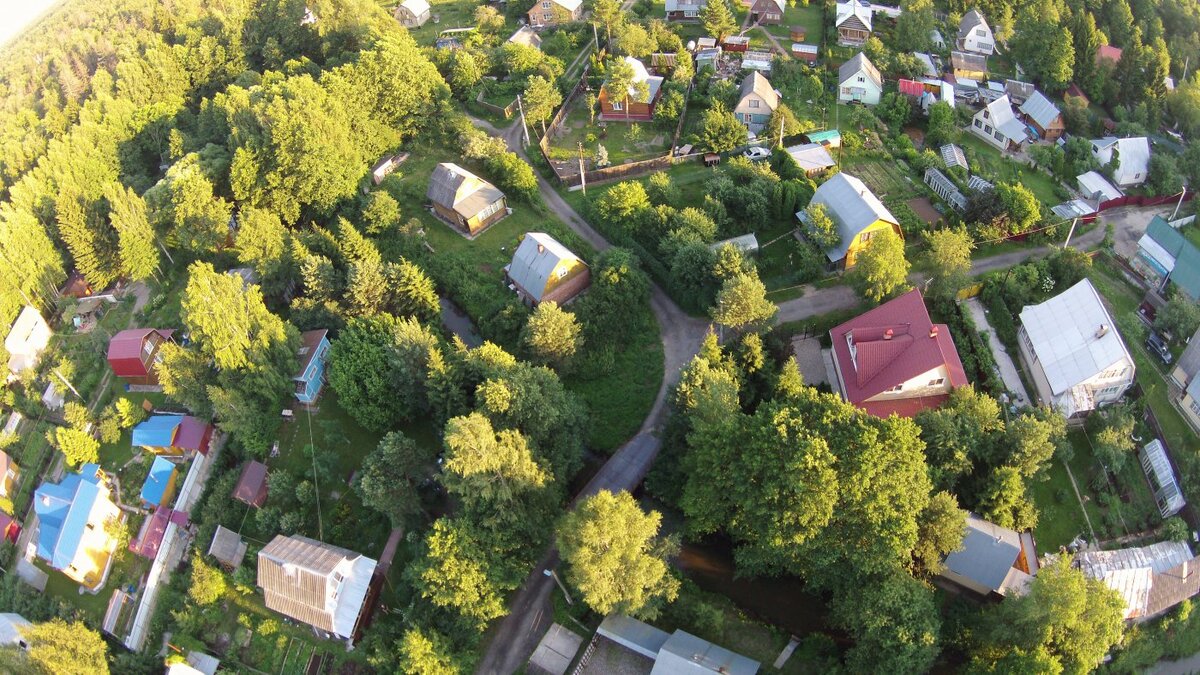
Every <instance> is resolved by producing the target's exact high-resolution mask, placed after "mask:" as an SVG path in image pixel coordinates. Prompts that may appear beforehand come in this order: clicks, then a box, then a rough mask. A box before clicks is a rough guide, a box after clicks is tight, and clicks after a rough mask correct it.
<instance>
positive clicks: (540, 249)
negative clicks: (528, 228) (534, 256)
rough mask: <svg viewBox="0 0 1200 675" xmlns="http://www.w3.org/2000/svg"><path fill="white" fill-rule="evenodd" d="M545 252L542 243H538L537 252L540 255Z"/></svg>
mask: <svg viewBox="0 0 1200 675" xmlns="http://www.w3.org/2000/svg"><path fill="white" fill-rule="evenodd" d="M545 252H546V247H545V246H544V245H542V244H538V254H539V255H540V254H542V253H545Z"/></svg>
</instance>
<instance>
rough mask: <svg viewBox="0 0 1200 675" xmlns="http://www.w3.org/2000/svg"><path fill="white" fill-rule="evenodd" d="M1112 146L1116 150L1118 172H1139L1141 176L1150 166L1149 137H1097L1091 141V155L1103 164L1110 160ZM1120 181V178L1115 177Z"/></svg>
mask: <svg viewBox="0 0 1200 675" xmlns="http://www.w3.org/2000/svg"><path fill="white" fill-rule="evenodd" d="M1113 148H1116V150H1117V172H1116V173H1120V174H1141V175H1142V176H1143V177H1144V176H1145V175H1146V174H1147V173H1148V172H1149V167H1150V139H1148V138H1146V137H1145V136H1134V137H1130V138H1113V137H1111V136H1110V137H1107V138H1098V139H1095V140H1093V141H1092V155H1093V156H1094V157H1095V158H1096V161H1097V162H1100V166H1104V165H1105V164H1108V163H1109V162H1111V161H1112V153H1113ZM1115 180H1117V182H1118V183H1119V182H1121V180H1120V178H1115Z"/></svg>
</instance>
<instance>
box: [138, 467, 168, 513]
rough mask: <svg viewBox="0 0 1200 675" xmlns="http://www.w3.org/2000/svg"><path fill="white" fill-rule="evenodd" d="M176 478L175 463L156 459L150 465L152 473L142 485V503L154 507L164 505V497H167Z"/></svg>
mask: <svg viewBox="0 0 1200 675" xmlns="http://www.w3.org/2000/svg"><path fill="white" fill-rule="evenodd" d="M174 476H175V463H174V462H172V461H171V460H169V459H167V458H166V457H155V458H154V463H153V464H151V465H150V473H149V474H147V475H146V480H145V482H143V483H142V495H141V497H142V501H144V502H146V503H147V504H153V505H154V506H160V505H162V502H163V497H164V496H166V494H167V488H168V486H170V484H171V478H172V477H174Z"/></svg>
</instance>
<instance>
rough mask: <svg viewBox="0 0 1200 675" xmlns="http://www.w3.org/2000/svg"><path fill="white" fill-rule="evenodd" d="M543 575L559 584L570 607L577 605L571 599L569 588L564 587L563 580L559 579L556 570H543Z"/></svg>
mask: <svg viewBox="0 0 1200 675" xmlns="http://www.w3.org/2000/svg"><path fill="white" fill-rule="evenodd" d="M542 574H544V575H545V576H548V577H550V578H551V579H554V583H556V584H558V587H559V588H561V589H562V592H563V597H565V598H566V599H567V604H568V605H574V604H575V601H574V600H572V599H571V594H570V593H568V592H567V587H566V586H563V582H562V579H559V578H558V574H556V573H555V572H554V570H550V569H546V570H542Z"/></svg>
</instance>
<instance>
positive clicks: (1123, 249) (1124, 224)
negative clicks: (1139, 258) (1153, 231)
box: [1097, 204, 1175, 259]
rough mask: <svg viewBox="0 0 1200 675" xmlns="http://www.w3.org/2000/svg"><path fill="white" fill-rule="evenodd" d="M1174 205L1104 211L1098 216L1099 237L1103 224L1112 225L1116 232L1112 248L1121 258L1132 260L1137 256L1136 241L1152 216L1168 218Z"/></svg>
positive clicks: (1144, 230) (1143, 232) (1101, 234)
mask: <svg viewBox="0 0 1200 675" xmlns="http://www.w3.org/2000/svg"><path fill="white" fill-rule="evenodd" d="M1174 210H1175V205H1174V204H1170V205H1163V206H1151V207H1144V208H1120V209H1113V210H1111V211H1105V212H1104V213H1103V214H1101V215H1100V222H1101V225H1100V227H1098V228H1097V229H1098V230H1100V232H1101V233H1100V236H1101V237H1103V236H1104V233H1103V230H1104V223H1112V224H1113V226H1114V228H1115V229H1116V231H1115V232H1114V233H1113V248H1114V249H1115V250H1116V252H1117V255H1119V256H1121V257H1122V258H1126V259H1128V258H1132V257H1133V256H1134V255H1136V254H1137V243H1138V239H1141V238H1142V235H1143V234H1145V233H1146V228H1147V227H1148V226H1149V225H1150V221H1151V220H1152V219H1153V218H1154V216H1162V217H1163V218H1170V217H1171V212H1172V211H1174Z"/></svg>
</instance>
